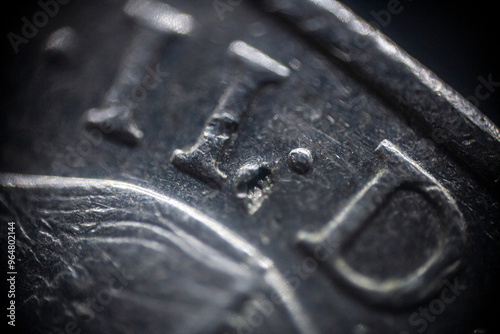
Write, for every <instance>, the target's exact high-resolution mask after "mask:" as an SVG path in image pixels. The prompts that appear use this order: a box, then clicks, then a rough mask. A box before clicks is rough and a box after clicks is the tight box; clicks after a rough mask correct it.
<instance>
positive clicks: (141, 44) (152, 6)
mask: <svg viewBox="0 0 500 334" xmlns="http://www.w3.org/2000/svg"><path fill="white" fill-rule="evenodd" d="M124 12H125V13H126V14H127V15H128V16H130V17H132V18H133V19H134V20H135V21H136V22H137V27H136V31H135V33H134V36H133V37H132V41H131V42H130V45H129V46H128V48H127V50H126V51H125V56H124V57H123V60H122V62H121V64H120V68H119V70H118V74H117V76H116V78H115V80H114V82H113V84H112V86H111V88H110V89H109V90H108V92H107V93H106V96H105V98H104V102H103V104H102V106H101V107H100V108H96V109H90V110H88V111H87V112H86V114H85V117H84V118H85V121H86V122H87V124H88V125H89V126H93V127H99V128H106V129H109V130H110V131H107V132H108V133H107V134H109V135H112V136H113V137H114V138H115V139H117V140H120V141H122V142H126V143H129V144H137V143H138V142H139V141H140V140H141V139H142V137H143V133H142V131H141V130H140V129H139V128H138V126H137V124H136V122H135V120H134V115H133V114H134V109H135V108H136V107H137V105H138V104H139V102H140V101H142V100H144V99H145V98H146V95H147V92H146V89H149V88H153V89H154V88H155V87H156V86H157V85H158V83H159V82H156V83H152V81H154V80H158V79H160V80H161V78H160V75H161V73H160V72H159V71H158V68H157V69H156V71H153V70H152V69H151V65H152V63H153V61H154V58H155V57H156V56H157V55H158V51H159V50H160V48H161V47H162V46H163V45H164V44H165V42H166V40H168V37H169V36H173V35H188V34H189V33H191V32H192V30H193V28H194V21H193V19H192V17H191V16H190V15H187V14H183V13H181V12H179V11H177V10H176V9H174V8H172V7H170V6H169V5H167V4H164V3H161V2H159V1H156V0H129V1H128V2H127V4H126V5H125V8H124ZM151 72H153V74H151Z"/></svg>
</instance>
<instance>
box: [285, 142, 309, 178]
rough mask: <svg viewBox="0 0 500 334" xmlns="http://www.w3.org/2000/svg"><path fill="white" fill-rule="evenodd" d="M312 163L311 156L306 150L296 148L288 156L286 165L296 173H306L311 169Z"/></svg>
mask: <svg viewBox="0 0 500 334" xmlns="http://www.w3.org/2000/svg"><path fill="white" fill-rule="evenodd" d="M312 163H313V158H312V154H311V151H309V150H308V149H305V148H296V149H294V150H292V151H291V152H290V153H289V154H288V164H289V165H290V168H291V169H292V170H293V171H294V172H296V173H299V174H305V173H307V172H308V171H309V170H310V169H311V167H312Z"/></svg>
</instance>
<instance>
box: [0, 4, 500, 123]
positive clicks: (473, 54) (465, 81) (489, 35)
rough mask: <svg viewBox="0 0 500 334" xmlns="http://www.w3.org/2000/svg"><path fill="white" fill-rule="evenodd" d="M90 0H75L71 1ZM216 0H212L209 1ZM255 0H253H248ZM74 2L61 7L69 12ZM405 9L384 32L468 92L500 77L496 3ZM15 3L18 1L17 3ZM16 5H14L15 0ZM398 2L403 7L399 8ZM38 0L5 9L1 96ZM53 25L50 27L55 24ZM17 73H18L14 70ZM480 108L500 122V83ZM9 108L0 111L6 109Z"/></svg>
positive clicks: (375, 7)
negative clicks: (18, 39) (19, 36)
mask: <svg viewBox="0 0 500 334" xmlns="http://www.w3.org/2000/svg"><path fill="white" fill-rule="evenodd" d="M77 1H84V0H73V1H71V2H77ZM207 1H210V0H207ZM247 1H251V0H247ZM391 1H397V0H370V1H359V0H344V1H342V2H343V3H344V4H345V5H347V6H348V7H350V8H351V9H353V10H354V12H356V13H357V14H358V15H360V16H361V17H363V18H364V19H365V20H367V21H368V22H370V21H373V22H376V18H375V16H374V15H373V14H372V13H373V12H375V13H380V11H383V10H387V9H388V5H389V3H390V2H391ZM71 2H70V3H69V4H68V5H64V6H61V11H62V12H64V11H65V9H67V7H70V6H71ZM399 2H400V6H399V7H402V8H403V9H402V10H401V11H400V13H398V14H394V15H391V21H390V23H389V24H387V25H385V26H383V27H381V30H382V32H384V33H385V34H386V35H388V36H389V37H390V38H391V39H393V40H394V41H395V42H396V43H397V44H398V45H400V46H401V47H402V48H403V49H405V50H406V51H407V52H408V53H409V54H410V55H412V56H413V57H414V58H416V59H417V60H419V61H420V62H422V63H423V64H424V65H425V66H426V67H428V68H429V69H431V70H432V71H433V72H435V73H436V74H437V75H438V76H439V77H441V78H442V79H443V80H444V81H445V82H446V83H448V84H450V85H451V87H453V88H454V89H455V90H457V91H458V92H459V93H460V94H462V95H463V96H464V97H468V96H474V95H475V91H476V87H477V86H478V85H479V84H480V81H479V79H478V78H479V76H482V77H484V78H485V79H487V78H488V76H490V75H491V76H492V78H493V81H495V82H500V71H499V70H498V69H499V66H498V61H499V59H500V48H498V45H499V42H500V37H499V34H498V33H499V32H500V24H499V22H500V20H499V18H498V16H499V15H498V10H497V7H496V3H495V2H493V1H491V2H486V1H482V2H469V1H432V2H431V1H423V0H399ZM12 3H14V4H12ZM11 4H12V5H11ZM399 7H398V8H399ZM39 9H40V8H39V5H38V0H29V1H26V0H24V1H23V0H20V1H16V2H9V8H7V7H6V5H4V8H3V9H2V13H1V18H2V20H1V21H2V36H3V37H2V56H3V57H2V66H1V69H2V80H1V98H2V99H3V98H5V97H8V96H10V93H11V92H12V91H13V90H14V89H15V87H16V84H19V83H16V82H15V78H14V77H13V76H12V74H11V75H10V76H6V73H8V72H9V71H6V69H9V68H12V64H14V63H20V61H19V58H22V59H26V58H27V57H28V56H36V55H35V54H32V55H28V54H29V53H31V52H32V51H33V49H34V46H35V45H36V44H38V45H39V42H41V41H37V39H39V38H42V37H41V35H43V34H39V35H40V36H36V37H35V38H34V40H35V43H32V41H30V43H29V44H28V45H21V47H20V49H21V51H20V54H18V55H15V54H14V52H13V49H12V46H11V45H10V42H9V40H8V39H7V34H8V33H9V32H11V31H12V32H15V33H19V32H20V30H21V27H22V25H23V24H22V22H21V18H22V17H23V16H26V17H28V18H31V17H32V15H33V14H34V13H35V12H37V11H38V10H39ZM52 28H55V27H51V24H50V22H49V25H48V26H47V27H45V28H44V30H46V29H52ZM13 75H14V76H15V73H14V74H13ZM479 110H481V111H482V112H483V113H484V114H486V115H487V116H488V117H489V118H490V119H491V120H492V121H493V122H495V123H496V124H500V87H498V89H496V90H495V91H494V92H493V93H492V94H491V96H490V97H489V98H488V99H486V100H484V101H480V103H479ZM4 112H5V110H2V111H1V112H0V113H1V114H3V113H4Z"/></svg>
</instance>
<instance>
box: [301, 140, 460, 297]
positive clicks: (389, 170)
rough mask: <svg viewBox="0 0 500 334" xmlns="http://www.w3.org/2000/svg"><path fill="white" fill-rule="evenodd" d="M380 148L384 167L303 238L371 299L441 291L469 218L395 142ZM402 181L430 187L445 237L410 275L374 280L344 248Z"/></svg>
mask: <svg viewBox="0 0 500 334" xmlns="http://www.w3.org/2000/svg"><path fill="white" fill-rule="evenodd" d="M376 152H377V153H379V154H380V155H381V156H382V158H383V160H384V162H385V167H384V168H383V169H382V170H381V171H380V172H379V173H378V174H377V175H376V176H375V177H374V178H373V179H372V180H371V181H370V182H369V183H368V184H367V185H366V186H365V187H364V188H363V189H362V190H361V191H360V192H359V193H357V194H356V195H355V196H354V198H353V199H352V200H351V201H350V203H349V204H348V205H347V207H346V208H345V209H344V210H342V211H341V212H340V213H339V214H338V215H337V216H336V217H335V218H334V219H333V220H332V221H330V222H329V223H328V224H327V225H326V226H325V227H323V228H322V229H321V230H319V231H317V232H312V233H311V232H306V231H300V232H299V233H298V242H299V245H300V246H301V248H302V249H303V250H304V251H305V252H306V253H308V254H311V255H318V254H321V259H320V261H321V262H320V264H321V265H322V266H324V267H325V269H326V270H327V271H329V272H330V273H331V274H333V275H334V276H335V278H338V279H340V280H341V281H343V282H344V283H346V285H348V286H350V287H351V288H353V289H354V290H355V291H356V292H358V293H361V295H362V296H364V297H366V298H367V299H369V300H370V301H371V302H374V303H381V304H389V305H392V306H401V305H402V304H412V303H416V302H418V301H419V300H422V299H424V298H426V297H428V296H429V295H430V294H431V293H434V292H436V291H437V290H438V289H439V288H440V287H441V285H442V283H443V280H445V279H446V277H447V276H448V275H450V274H451V273H452V272H453V271H454V270H456V268H457V267H458V266H459V264H460V263H461V255H462V251H463V250H464V248H465V241H466V240H465V223H464V219H463V216H462V214H461V212H460V211H459V209H458V207H457V204H456V203H455V201H454V200H453V199H452V197H451V196H450V194H449V193H448V191H447V190H446V189H445V188H444V187H443V186H442V185H441V184H440V183H439V182H438V181H437V180H436V179H435V178H433V177H432V176H431V175H430V174H428V173H427V172H426V171H425V170H423V169H422V168H421V167H420V166H419V165H418V164H417V163H416V162H415V161H413V160H411V159H410V158H409V157H407V156H406V155H405V154H404V153H403V152H401V151H400V150H399V149H398V148H397V147H396V146H394V145H393V144H392V143H390V142H389V141H387V140H384V141H383V142H382V143H381V144H380V145H379V147H378V148H377V149H376ZM402 186H405V187H409V188H413V189H415V190H418V191H421V192H423V193H425V194H426V196H428V198H429V199H430V200H431V201H432V202H433V203H434V204H435V205H436V207H437V208H438V210H439V211H440V212H441V214H442V217H443V225H444V226H443V227H442V229H443V231H442V235H443V237H442V238H441V240H440V244H439V247H438V249H437V250H436V251H435V253H434V254H433V255H432V256H431V257H430V258H429V259H428V260H427V262H426V263H425V264H424V265H422V266H421V267H419V268H416V270H415V271H414V272H413V273H411V274H410V275H408V276H407V277H403V278H397V279H396V278H391V279H384V280H375V279H373V278H370V277H367V276H365V275H363V274H361V273H359V272H357V271H355V270H354V269H353V268H351V267H350V266H349V264H348V263H347V262H346V261H345V260H344V259H343V258H342V256H341V252H342V250H343V249H344V248H345V247H346V246H347V244H348V243H350V242H352V241H353V239H355V237H356V235H357V233H358V232H359V231H360V230H361V229H362V228H363V227H364V226H366V224H368V223H370V217H371V216H372V215H373V214H374V213H375V212H376V210H377V209H378V208H379V207H380V206H381V205H382V204H383V203H384V201H386V200H387V199H388V198H389V196H390V195H391V194H392V193H394V191H396V190H397V189H398V188H400V187H402Z"/></svg>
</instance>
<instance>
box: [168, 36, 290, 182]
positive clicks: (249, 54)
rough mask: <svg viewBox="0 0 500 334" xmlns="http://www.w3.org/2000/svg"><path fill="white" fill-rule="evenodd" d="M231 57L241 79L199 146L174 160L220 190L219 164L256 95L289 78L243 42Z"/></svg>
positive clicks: (231, 50)
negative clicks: (260, 88)
mask: <svg viewBox="0 0 500 334" xmlns="http://www.w3.org/2000/svg"><path fill="white" fill-rule="evenodd" d="M228 53H229V56H230V57H231V58H232V60H233V61H234V63H235V65H236V68H237V71H238V74H239V75H236V76H235V77H234V79H233V80H232V81H231V82H230V84H229V86H228V87H227V88H226V90H225V92H224V94H223V95H222V97H221V98H220V100H219V104H218V105H217V107H216V108H215V110H214V111H213V113H212V115H211V116H210V118H209V119H208V121H207V123H206V125H205V129H204V130H203V133H202V134H201V136H200V137H199V138H198V141H197V142H196V144H195V145H194V146H193V147H191V148H189V149H187V150H176V151H175V152H174V154H173V157H172V163H173V164H174V165H175V166H176V167H177V168H179V169H181V170H183V171H185V172H188V173H191V174H193V175H195V176H197V177H199V178H201V179H203V180H205V181H208V182H211V183H213V184H215V185H217V186H221V185H222V183H223V182H224V180H225V179H226V175H225V174H224V173H223V172H221V171H220V170H219V168H218V167H217V165H216V162H217V160H218V157H219V155H220V154H221V151H222V150H223V148H224V146H225V145H226V143H227V142H228V141H229V139H230V138H231V136H232V134H233V133H234V132H235V131H236V129H237V127H238V124H239V123H240V121H241V118H242V116H243V113H244V112H245V110H246V108H247V107H248V104H249V102H250V100H251V98H252V97H253V95H254V94H255V91H256V90H257V89H258V88H259V87H261V86H262V85H264V84H266V83H276V82H279V81H281V80H283V79H284V78H287V77H288V76H289V75H290V70H289V69H288V68H287V67H285V66H283V65H281V64H280V63H278V62H277V61H275V60H274V59H272V58H270V57H269V56H267V55H265V54H264V53H262V52H261V51H259V50H257V49H255V48H253V47H251V46H249V45H248V44H246V43H244V42H241V41H236V42H233V43H232V44H231V45H230V46H229V50H228Z"/></svg>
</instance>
